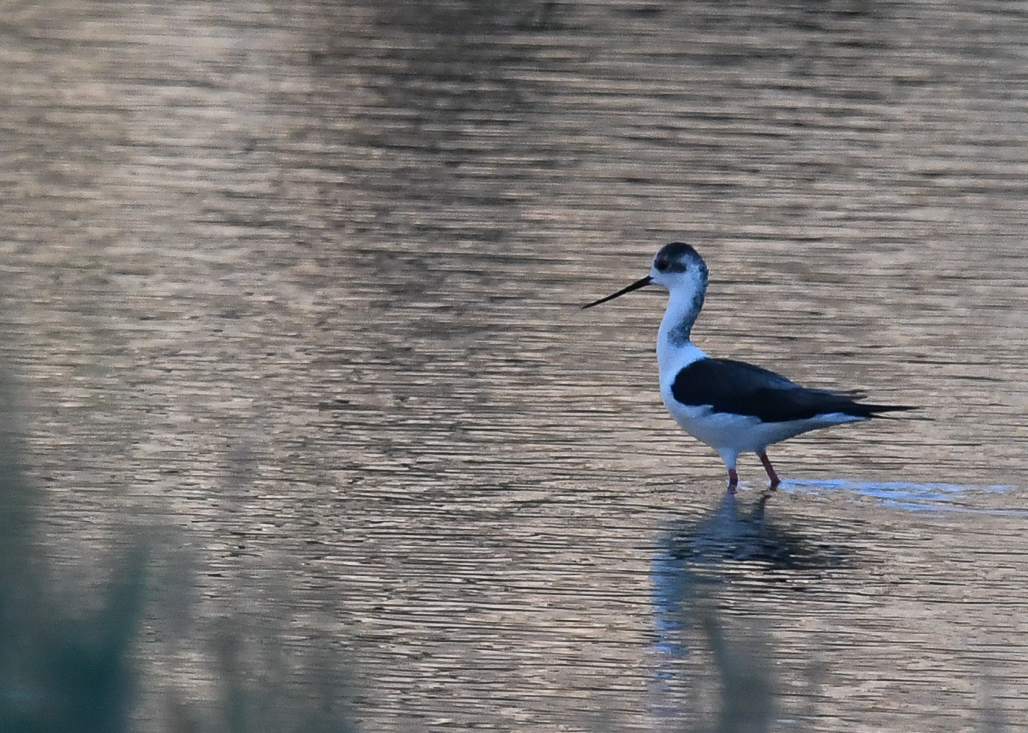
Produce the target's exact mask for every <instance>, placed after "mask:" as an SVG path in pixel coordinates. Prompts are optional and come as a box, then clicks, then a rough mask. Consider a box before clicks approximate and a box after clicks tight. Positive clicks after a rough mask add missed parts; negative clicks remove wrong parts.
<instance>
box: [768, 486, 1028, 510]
mask: <svg viewBox="0 0 1028 733" xmlns="http://www.w3.org/2000/svg"><path fill="white" fill-rule="evenodd" d="M1010 488H1011V487H1009V486H1003V485H992V486H974V485H961V484H946V483H927V484H918V483H914V482H912V481H851V480H849V479H831V480H827V481H823V480H821V481H819V480H812V479H789V480H786V481H783V482H782V485H781V486H780V487H779V490H780V491H785V492H788V493H790V494H793V493H819V492H828V491H852V492H853V493H855V494H859V495H861V496H870V497H874V498H875V499H879V500H881V502H882V504H883V505H884V506H887V507H890V508H893V509H904V510H907V511H959V512H981V513H985V514H997V513H998V514H1028V511H1025V510H1020V509H992V508H989V509H986V508H982V507H976V506H974V505H973V503H974V498H975V496H976V495H981V494H986V493H987V494H997V493H1004V492H1007V491H1010Z"/></svg>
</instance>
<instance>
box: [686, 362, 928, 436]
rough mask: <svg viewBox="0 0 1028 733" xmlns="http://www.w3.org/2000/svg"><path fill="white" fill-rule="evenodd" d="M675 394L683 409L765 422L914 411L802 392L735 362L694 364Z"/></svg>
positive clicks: (831, 394)
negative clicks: (725, 414) (707, 408)
mask: <svg viewBox="0 0 1028 733" xmlns="http://www.w3.org/2000/svg"><path fill="white" fill-rule="evenodd" d="M671 394H672V395H674V398H675V399H676V400H677V401H679V402H681V403H682V404H684V405H692V406H695V407H703V406H707V407H710V408H711V410H712V411H714V412H727V413H732V414H735V415H751V416H753V417H756V418H758V419H760V420H761V421H763V422H787V421H789V420H809V419H811V418H814V417H817V416H818V415H825V414H828V413H831V412H841V413H843V414H845V415H852V416H854V417H874V416H875V414H876V413H879V412H889V411H891V410H907V409H910V408H908V407H900V406H898V405H868V404H861V403H859V402H857V401H856V399H854V396H853V395H852V394H846V393H843V392H833V391H831V390H827V389H808V388H806V387H801V386H800V385H798V384H796V383H795V382H793V381H791V380H789V379H786V378H785V377H783V376H782V375H781V374H775V373H774V372H772V371H769V370H767V369H763V368H761V367H758V366H753V365H752V364H747V363H746V362H743V361H733V360H732V359H700V360H699V361H694V362H693V363H692V364H690V365H689V366H687V367H685V368H683V369H682V370H681V371H680V372H678V375H677V376H676V377H675V381H674V384H672V385H671Z"/></svg>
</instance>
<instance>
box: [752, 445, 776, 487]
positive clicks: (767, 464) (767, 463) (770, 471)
mask: <svg viewBox="0 0 1028 733" xmlns="http://www.w3.org/2000/svg"><path fill="white" fill-rule="evenodd" d="M757 455H758V456H760V462H761V463H763V464H764V470H765V471H767V477H768V478H769V479H771V486H769V487H768V488H769V489H771V490H772V491H774V490H775V489H777V488H778V484H780V483H782V480H781V479H780V478H778V474H777V473H775V467H774V466H772V465H771V459H770V458H768V457H767V453H766V452H765V451H761V452H760V453H758V454H757Z"/></svg>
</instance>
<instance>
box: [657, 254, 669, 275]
mask: <svg viewBox="0 0 1028 733" xmlns="http://www.w3.org/2000/svg"><path fill="white" fill-rule="evenodd" d="M670 265H671V263H670V262H669V261H668V258H667V257H658V258H657V259H655V260H654V261H653V266H654V267H656V268H657V269H658V270H660V271H661V272H664V270H666V269H667V268H668V267H669V266H670Z"/></svg>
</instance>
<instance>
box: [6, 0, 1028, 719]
mask: <svg viewBox="0 0 1028 733" xmlns="http://www.w3.org/2000/svg"><path fill="white" fill-rule="evenodd" d="M1026 32H1028V15H1026V13H1025V12H1024V9H1023V8H1022V7H1021V6H1020V5H1017V4H1010V3H1002V2H998V0H997V1H993V2H976V3H966V4H963V5H959V6H957V5H952V6H948V5H939V4H927V3H913V2H896V3H885V4H867V3H859V2H830V3H821V4H798V5H794V6H774V7H771V6H765V5H760V4H755V3H747V2H743V3H733V4H727V5H726V4H724V3H713V2H711V3H706V2H699V3H671V2H636V3H627V4H625V3H609V4H608V3H583V4H571V3H561V2H551V1H549V0H547V1H542V0H540V1H539V2H529V3H523V4H517V5H515V6H508V4H504V3H495V2H486V3H468V4H458V3H446V2H439V3H428V2H408V3H400V2H397V3H389V2H386V3H378V2H375V3H372V2H367V3H363V4H362V3H359V2H346V3H321V4H319V3H305V2H296V3H276V2H266V3H259V2H249V1H244V0H238V1H233V2H227V3H219V4H216V5H213V4H207V3H199V2H196V3H192V2H183V3H175V4H148V3H118V4H115V5H109V4H101V3H90V2H78V1H76V2H71V1H70V0H69V1H67V2H58V3H56V5H54V7H52V8H47V9H46V10H45V11H44V10H43V9H40V8H36V7H35V6H31V5H25V6H21V7H19V8H18V9H12V10H11V13H10V17H8V18H7V20H6V24H5V25H4V26H3V28H2V29H0V35H2V37H3V42H2V43H0V67H2V68H3V69H4V72H5V73H4V82H3V84H2V85H0V124H2V126H3V131H4V134H3V135H2V136H0V161H2V162H0V184H2V186H3V190H4V191H5V195H4V202H3V212H4V213H3V216H4V231H5V235H4V237H3V239H2V240H0V248H2V254H3V257H2V261H0V273H2V275H0V283H2V286H3V290H4V292H5V297H6V300H5V302H4V321H5V326H6V329H7V331H8V332H9V334H10V335H9V337H8V338H7V343H6V345H5V349H4V350H5V352H7V358H8V361H9V362H11V363H12V364H13V365H14V367H15V372H16V375H17V379H18V380H19V383H20V386H21V402H22V413H23V416H22V420H21V430H22V432H23V434H24V435H25V438H26V439H25V443H26V450H27V457H26V463H27V464H28V470H29V474H30V476H31V478H32V480H33V481H34V483H35V484H37V485H38V486H40V487H41V488H42V489H43V490H44V492H45V494H44V496H45V503H44V506H43V507H42V512H43V523H42V526H43V535H44V538H45V541H44V544H45V545H46V547H47V548H48V550H47V553H48V555H49V556H50V557H51V558H52V560H53V564H54V566H55V574H56V576H57V577H58V578H59V579H62V581H63V582H65V583H67V584H71V585H72V586H77V585H79V586H84V587H91V585H92V584H93V583H95V582H99V579H98V578H97V576H98V575H102V572H101V571H100V570H98V569H97V568H98V567H100V566H102V562H101V561H102V559H103V558H104V557H106V553H107V552H108V548H109V547H110V546H111V544H112V543H113V544H117V543H119V542H121V541H122V540H121V539H120V538H121V537H123V533H124V532H125V530H126V526H127V525H131V526H134V525H139V524H141V525H144V526H147V527H154V526H157V527H161V528H164V529H161V530H160V532H162V533H164V534H159V535H155V536H160V537H167V538H169V539H168V540H167V542H164V541H162V542H160V543H157V544H158V545H160V547H159V548H158V549H157V550H155V552H156V554H157V555H158V556H160V557H161V558H164V559H163V560H161V562H164V563H165V564H166V565H168V566H169V567H170V568H171V570H161V571H155V575H154V583H155V584H158V585H159V584H160V582H161V580H162V579H165V578H167V577H170V576H169V573H170V574H171V575H174V573H175V572H178V571H177V570H175V568H176V567H177V565H176V563H178V562H180V561H176V560H173V559H168V558H167V557H164V556H163V555H162V554H161V553H166V554H167V555H168V556H169V557H172V556H176V553H181V554H184V555H186V556H188V557H189V558H190V559H189V560H188V563H187V564H188V567H189V568H190V570H189V573H191V577H195V579H196V580H195V583H192V584H193V585H195V586H196V589H195V591H194V592H192V593H191V594H189V595H190V597H191V598H192V600H191V601H188V602H187V601H181V602H173V601H169V600H168V599H167V598H165V599H164V603H165V605H164V606H163V610H162V608H161V607H160V604H159V603H158V604H157V605H158V608H156V609H155V610H154V611H153V619H152V620H151V621H150V622H148V626H147V629H145V630H144V632H143V633H142V634H141V635H140V644H139V647H140V648H139V658H140V660H141V661H140V665H141V668H142V669H144V670H145V674H146V681H147V684H149V685H152V686H153V688H158V687H160V686H161V685H166V684H173V685H175V686H176V687H177V689H179V690H182V695H183V696H184V697H186V698H194V697H195V698H196V699H198V700H205V699H209V698H210V697H212V696H214V695H215V693H214V692H212V690H214V689H216V687H217V684H216V681H217V678H218V672H217V670H216V669H214V666H213V663H212V661H211V657H212V655H211V653H210V651H209V648H208V647H209V644H206V643H205V640H209V639H210V638H211V637H213V636H214V635H215V632H214V631H212V628H214V627H215V626H216V624H217V623H218V619H223V618H230V619H239V618H244V617H247V616H256V617H259V618H262V619H264V620H266V621H268V623H269V624H270V625H271V626H273V627H275V628H277V629H280V633H281V634H282V636H283V638H284V639H286V640H287V641H288V646H289V647H290V648H291V649H293V650H294V651H295V652H296V653H298V654H304V653H308V654H309V653H311V652H312V651H315V652H316V651H321V650H324V649H334V650H340V651H341V652H342V653H343V654H345V655H346V658H347V659H348V660H350V664H349V669H350V670H351V680H350V684H351V685H352V690H351V693H350V694H352V696H353V710H354V713H353V714H354V717H355V718H356V720H357V723H358V726H359V728H360V729H361V730H368V731H388V730H421V729H432V730H435V729H441V730H462V731H463V730H468V729H471V728H475V729H485V730H518V731H552V730H556V729H558V727H559V726H564V727H563V728H560V729H563V730H591V731H593V730H605V729H629V730H650V729H675V728H676V727H683V728H684V729H689V730H697V729H702V726H703V725H708V724H709V725H713V722H712V721H714V720H715V719H716V717H717V715H718V714H719V713H718V711H719V710H720V706H721V703H720V702H719V700H720V697H719V695H720V692H719V690H720V689H721V688H720V685H721V683H722V681H724V680H730V679H736V678H735V677H732V676H731V674H730V672H731V670H733V669H737V668H738V669H741V670H742V672H740V674H741V677H739V679H742V680H743V682H742V683H740V684H741V685H742V687H741V692H739V691H737V692H736V693H734V694H735V695H736V697H735V698H733V699H734V700H735V701H736V704H737V705H739V704H742V703H741V702H739V701H747V700H748V701H751V702H753V705H754V706H755V707H756V708H759V709H760V710H761V711H763V712H760V713H759V714H760V715H763V716H765V717H766V718H767V720H766V722H767V726H768V727H769V728H770V729H771V730H824V731H829V730H831V731H835V730H840V729H846V730H872V729H873V730H896V731H899V730H914V729H917V730H929V729H930V730H953V731H957V730H972V729H974V730H983V729H985V727H986V726H987V725H992V724H994V723H996V722H997V721H998V722H999V723H1005V724H1008V725H1009V727H1018V726H1019V725H1021V724H1023V723H1024V722H1025V720H1026V719H1028V718H1026V716H1028V704H1026V702H1025V701H1026V700H1028V687H1026V683H1025V676H1024V669H1025V668H1026V665H1028V636H1026V634H1028V625H1026V621H1025V619H1026V618H1028V617H1026V616H1025V614H1024V609H1025V607H1026V602H1028V592H1026V590H1025V583H1024V582H1023V579H1024V574H1025V563H1024V560H1023V556H1024V553H1025V550H1026V549H1028V548H1026V540H1025V533H1024V532H1023V526H1024V521H1025V519H1026V517H1025V509H1024V507H1025V495H1026V491H1025V487H1026V485H1028V463H1026V460H1025V449H1026V443H1028V429H1026V427H1025V424H1026V423H1025V417H1024V415H1025V411H1026V407H1028V367H1026V366H1025V359H1024V354H1025V353H1026V346H1028V336H1026V329H1025V326H1026V325H1028V315H1026V309H1025V307H1024V303H1025V302H1026V298H1028V283H1026V278H1025V272H1026V266H1028V251H1026V246H1025V241H1024V232H1025V230H1026V223H1028V216H1026V210H1025V183H1024V182H1025V180H1026V176H1028V148H1026V147H1025V146H1024V140H1025V139H1026V138H1028V91H1026V90H1028V46H1026V45H1025V44H1024V42H1023V39H1024V38H1025V34H1026ZM679 238H682V239H686V240H688V241H690V242H692V243H693V244H694V245H695V246H696V247H697V248H698V249H699V251H700V252H701V253H702V254H703V255H704V257H705V258H706V260H707V262H708V265H709V266H710V269H711V286H710V291H709V294H708V298H707V305H706V307H705V310H704V313H703V315H702V316H701V319H700V321H699V323H698V324H697V327H696V329H695V331H694V337H695V339H696V340H697V341H698V343H699V344H700V345H701V346H702V347H703V348H704V349H705V350H707V351H708V352H710V353H713V354H716V355H719V356H731V357H734V358H739V359H745V360H749V361H753V362H756V363H759V364H762V365H765V366H768V367H770V368H773V369H776V370H778V371H781V372H783V373H785V374H787V375H789V376H790V377H792V378H794V379H796V380H797V381H800V382H803V383H810V384H815V385H819V386H826V387H841V388H860V389H864V390H867V391H868V392H869V393H870V394H871V395H872V396H873V397H874V398H875V399H879V400H882V401H886V402H892V401H895V402H901V403H908V404H915V405H919V406H921V407H922V409H921V410H920V411H919V413H918V414H917V415H916V416H914V417H911V418H907V417H904V418H902V419H898V420H891V421H880V422H875V423H874V424H865V425H857V426H846V427H841V428H838V429H836V430H833V431H828V432H822V433H817V434H813V435H808V436H804V437H801V438H798V439H796V440H793V441H790V442H789V443H786V444H785V445H782V446H778V447H776V448H775V449H774V450H773V451H772V454H771V455H772V458H773V459H774V460H775V462H776V466H777V467H778V468H779V471H780V473H781V474H782V476H783V477H784V478H786V482H785V483H784V485H783V487H782V490H781V491H779V492H778V493H777V494H776V495H774V496H773V497H772V498H771V499H770V500H767V501H763V500H762V499H761V494H760V490H761V489H762V488H763V486H764V480H765V479H764V474H763V471H762V469H761V468H760V466H759V463H758V462H757V461H756V460H755V459H754V458H753V457H752V456H750V457H744V458H743V459H742V463H741V465H740V474H741V476H742V479H743V487H742V490H741V491H740V494H739V496H738V498H737V499H731V498H730V497H725V495H724V468H723V466H722V464H721V462H720V460H719V459H718V457H717V456H716V454H714V453H713V452H712V451H711V450H710V449H708V448H706V447H705V446H702V445H699V444H697V443H696V442H695V441H693V440H692V439H690V438H689V437H688V436H685V435H684V434H682V433H681V432H680V431H679V430H678V428H677V427H676V426H675V425H674V423H673V422H672V421H671V420H670V419H669V418H668V417H667V415H666V414H665V412H664V409H663V407H662V405H661V404H660V398H659V395H658V393H657V388H656V360H655V358H654V354H653V342H654V339H655V336H656V328H657V324H658V321H659V318H660V314H661V309H662V306H663V300H662V298H661V297H660V296H658V295H656V294H638V295H633V296H629V297H626V298H622V299H620V300H618V301H616V302H614V303H610V304H607V305H605V306H603V307H602V308H597V309H593V310H589V311H585V312H583V311H581V310H580V309H579V306H580V305H581V304H583V303H586V302H589V301H591V300H593V299H595V298H597V297H600V296H602V295H605V294H607V293H609V292H611V291H613V290H614V289H616V288H618V287H621V286H623V285H625V284H627V283H629V282H631V281H632V280H635V279H637V278H638V277H640V276H641V275H642V274H644V273H645V272H646V270H647V268H648V263H649V258H650V257H651V256H652V253H653V252H654V251H655V250H656V249H657V248H658V247H659V246H660V245H661V244H663V243H665V242H667V241H670V240H672V239H679ZM175 548H182V549H181V550H177V549H175ZM181 562H184V561H181ZM158 595H160V594H158ZM171 595H174V594H171ZM176 603H180V604H181V607H180V605H176ZM169 607H170V608H171V609H172V610H171V611H168V608H169ZM169 615H170V616H172V617H173V618H172V619H171V620H167V619H164V617H165V616H169ZM179 616H181V617H183V618H179ZM162 619H164V620H162ZM183 625H185V626H190V625H192V626H195V627H196V628H197V629H198V631H196V632H195V634H193V633H192V632H190V634H186V635H187V636H189V639H190V641H189V642H188V643H187V642H185V641H181V642H179V646H177V647H175V646H173V648H171V649H170V651H169V643H168V638H169V636H172V637H173V636H175V634H185V632H182V631H181V629H180V627H181V626H183ZM169 629H170V631H169ZM176 629H178V631H176ZM722 642H723V643H722ZM719 645H720V646H719ZM726 645H727V646H726ZM726 649H727V650H728V651H727V652H726V651H725V650H726ZM719 650H720V651H719ZM728 652H731V653H730V654H729V653H728ZM726 654H727V656H726ZM733 655H735V656H733ZM736 658H742V659H743V660H744V661H745V662H746V663H745V664H742V665H741V666H738V665H737V666H733V664H734V663H733V662H732V661H731V660H732V659H736ZM747 675H748V676H747ZM169 680H170V681H171V682H169ZM733 684H734V683H733ZM729 686H730V685H729ZM148 689H150V688H148ZM768 701H773V702H768ZM168 715H169V713H167V711H166V710H165V709H164V708H162V706H161V703H160V702H159V700H156V695H155V694H153V693H145V694H143V695H141V702H140V712H139V717H140V719H141V720H142V721H144V725H143V726H142V727H143V728H144V729H165V728H169V727H172V726H171V724H170V723H169V722H168Z"/></svg>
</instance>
